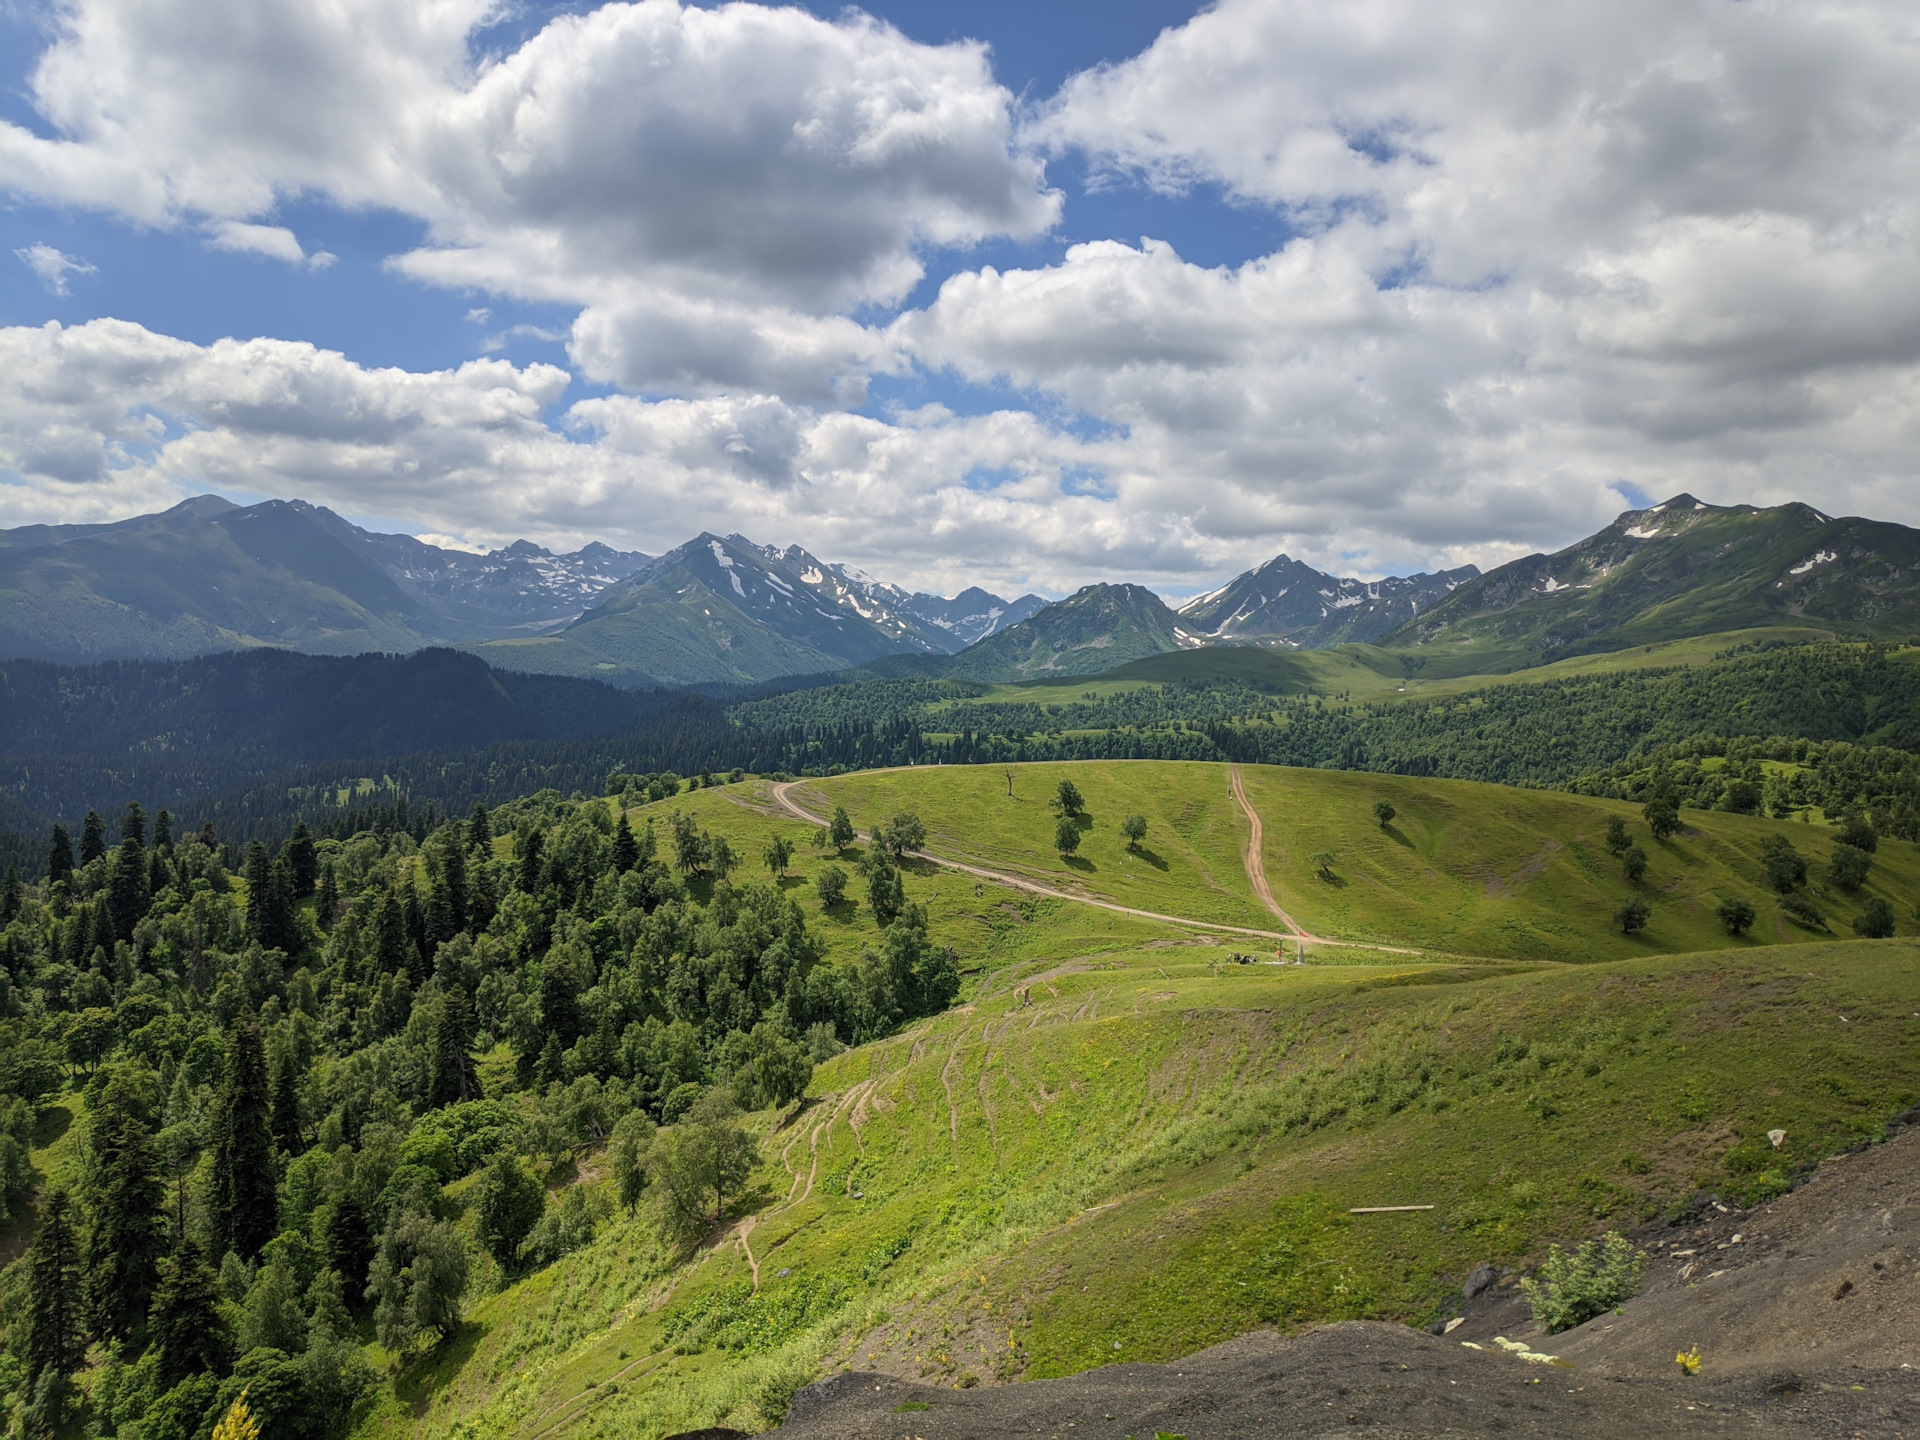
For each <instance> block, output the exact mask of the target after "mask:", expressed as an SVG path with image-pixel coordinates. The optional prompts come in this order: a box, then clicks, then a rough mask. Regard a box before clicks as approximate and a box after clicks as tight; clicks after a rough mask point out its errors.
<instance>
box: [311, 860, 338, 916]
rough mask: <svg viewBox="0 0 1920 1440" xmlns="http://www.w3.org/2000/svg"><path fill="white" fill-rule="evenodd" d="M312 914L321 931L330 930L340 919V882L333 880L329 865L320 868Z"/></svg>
mask: <svg viewBox="0 0 1920 1440" xmlns="http://www.w3.org/2000/svg"><path fill="white" fill-rule="evenodd" d="M313 914H314V918H315V919H316V920H318V921H319V922H320V928H321V929H322V930H331V929H332V928H333V922H334V921H335V920H337V919H339V918H340V882H339V881H338V880H336V879H335V878H334V875H333V866H331V865H327V866H323V867H322V868H321V871H320V887H319V895H318V898H317V899H316V900H315V901H314V905H313Z"/></svg>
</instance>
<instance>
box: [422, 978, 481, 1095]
mask: <svg viewBox="0 0 1920 1440" xmlns="http://www.w3.org/2000/svg"><path fill="white" fill-rule="evenodd" d="M472 1043H473V1006H472V1005H471V1004H469V1003H468V1001H467V993H466V991H464V990H462V989H460V988H459V987H458V986H455V987H454V988H452V989H450V990H449V991H447V999H446V1004H445V1005H444V1006H443V1007H442V1008H441V1011H440V1022H439V1024H438V1025H436V1026H435V1027H434V1033H433V1084H432V1087H431V1089H430V1091H429V1093H428V1096H427V1104H428V1105H430V1106H432V1107H433V1108H434V1109H436V1110H437V1109H439V1108H440V1107H441V1106H442V1105H458V1104H460V1103H461V1102H462V1101H466V1100H477V1099H478V1098H479V1097H480V1077H479V1074H478V1072H477V1071H475V1069H474V1067H473V1057H472V1056H471V1055H469V1054H468V1053H467V1047H468V1046H469V1045H471V1044H472Z"/></svg>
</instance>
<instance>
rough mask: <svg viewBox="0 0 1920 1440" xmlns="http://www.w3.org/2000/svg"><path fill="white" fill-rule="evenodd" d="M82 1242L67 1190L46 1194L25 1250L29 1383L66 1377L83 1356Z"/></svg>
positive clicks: (84, 1353)
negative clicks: (47, 1377) (48, 1377)
mask: <svg viewBox="0 0 1920 1440" xmlns="http://www.w3.org/2000/svg"><path fill="white" fill-rule="evenodd" d="M80 1299H81V1288H80V1247H79V1242H78V1241H77V1240H76V1239H75V1237H74V1233H73V1202H72V1201H71V1200H70V1199H68V1197H67V1192H66V1191H64V1190H55V1191H54V1192H53V1193H52V1194H51V1195H49V1196H47V1206H46V1209H45V1211H44V1212H43V1213H42V1214H41V1217H40V1228H39V1230H38V1231H37V1232H35V1234H34V1237H33V1245H32V1246H31V1247H30V1248H29V1249H28V1251H27V1344H26V1356H25V1359H26V1362H27V1384H28V1387H29V1389H31V1388H32V1387H33V1386H35V1385H37V1384H38V1383H39V1380H40V1377H41V1376H42V1375H43V1374H47V1373H51V1374H53V1375H55V1376H58V1377H59V1378H60V1379H62V1380H64V1379H65V1378H66V1377H67V1376H69V1375H71V1374H73V1372H74V1371H75V1370H78V1369H79V1368H80V1362H81V1361H82V1360H84V1359H85V1358H86V1354H87V1337H86V1334H85V1332H84V1331H83V1330H82V1329H81V1325H80Z"/></svg>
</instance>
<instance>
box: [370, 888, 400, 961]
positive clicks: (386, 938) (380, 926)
mask: <svg viewBox="0 0 1920 1440" xmlns="http://www.w3.org/2000/svg"><path fill="white" fill-rule="evenodd" d="M407 947H408V941H407V921H406V916H405V915H404V914H402V912H401V909H400V902H399V901H398V900H396V899H395V898H394V896H393V892H392V891H391V890H389V891H386V892H384V893H383V894H382V895H381V896H380V900H379V903H378V904H376V905H375V906H374V907H373V968H374V971H375V973H376V974H379V975H391V974H393V973H395V972H396V971H398V972H400V973H402V974H404V973H405V972H406V970H407V968H408V966H407Z"/></svg>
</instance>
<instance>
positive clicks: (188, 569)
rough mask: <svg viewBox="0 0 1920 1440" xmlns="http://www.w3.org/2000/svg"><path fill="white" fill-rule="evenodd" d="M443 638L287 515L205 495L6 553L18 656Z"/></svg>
mask: <svg viewBox="0 0 1920 1440" xmlns="http://www.w3.org/2000/svg"><path fill="white" fill-rule="evenodd" d="M42 529H47V534H46V535H42V534H41V533H40V531H41V530H42ZM62 532H78V533H71V534H68V533H62ZM49 539H51V540H52V541H53V543H35V542H36V541H46V540H49ZM445 629H446V627H444V626H442V625H439V624H436V623H435V617H433V616H432V615H430V614H429V613H428V612H427V611H426V609H425V608H424V607H423V606H421V605H419V604H418V603H417V602H415V601H414V600H412V599H411V598H410V597H409V596H408V595H406V594H405V593H404V592H403V591H402V590H401V589H400V588H399V586H397V585H396V584H395V583H394V582H393V581H392V580H391V579H389V578H388V577H387V576H386V575H385V574H383V573H382V572H381V571H380V570H378V569H377V568H375V567H374V566H372V565H369V564H367V563H366V562H364V561H363V560H361V559H360V558H359V557H357V556H355V555H354V554H353V553H352V552H351V551H350V550H348V549H347V547H346V546H345V545H343V544H342V543H341V542H340V540H339V539H338V538H336V537H335V536H333V535H330V534H327V533H326V532H325V531H324V530H323V529H321V528H320V527H318V526H316V525H314V524H312V523H310V521H309V520H308V519H307V517H305V516H303V515H301V514H299V513H298V512H296V511H295V510H293V509H292V507H290V506H286V505H278V504H270V505H261V506H255V507H253V508H252V509H248V510H242V509H240V508H238V507H236V506H233V505H230V504H228V503H227V502H226V501H224V500H219V499H217V498H215V497H212V496H201V497H199V498H198V499H195V500H188V501H184V502H182V503H181V504H179V505H176V506H175V507H174V508H173V509H171V510H168V511H166V512H165V513H164V514H161V515H150V516H142V517H140V518H138V519H136V520H130V521H126V522H123V523H121V524H117V525H103V526H86V527H81V526H68V527H59V528H58V530H54V529H50V528H48V527H33V529H32V530H31V531H28V532H24V533H21V534H19V535H18V537H17V538H14V539H13V540H12V542H11V543H9V544H7V545H5V546H4V547H0V643H3V644H4V645H5V647H6V649H7V651H8V652H10V653H11V654H14V655H19V656H23V657H39V658H48V659H69V660H86V659H111V658H117V657H121V656H184V655H193V654H199V653H204V652H206V651H209V650H225V649H233V648H237V647H239V646H243V645H263V644H264V645H286V646H292V647H297V648H300V649H306V650H314V651H319V652H322V653H333V654H348V653H352V652H354V651H363V650H414V649H418V648H420V646H422V645H423V644H427V643H430V642H431V640H432V639H433V638H435V637H436V636H443V635H444V633H445Z"/></svg>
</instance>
